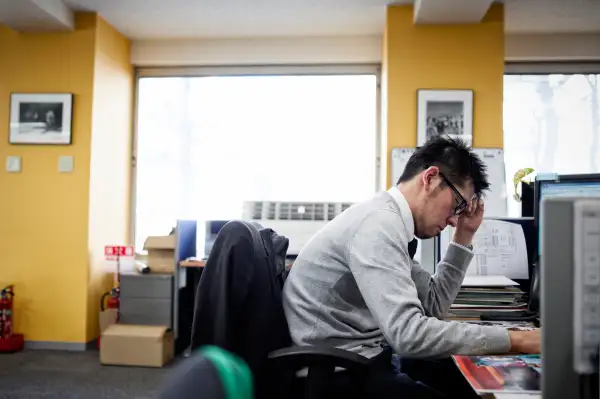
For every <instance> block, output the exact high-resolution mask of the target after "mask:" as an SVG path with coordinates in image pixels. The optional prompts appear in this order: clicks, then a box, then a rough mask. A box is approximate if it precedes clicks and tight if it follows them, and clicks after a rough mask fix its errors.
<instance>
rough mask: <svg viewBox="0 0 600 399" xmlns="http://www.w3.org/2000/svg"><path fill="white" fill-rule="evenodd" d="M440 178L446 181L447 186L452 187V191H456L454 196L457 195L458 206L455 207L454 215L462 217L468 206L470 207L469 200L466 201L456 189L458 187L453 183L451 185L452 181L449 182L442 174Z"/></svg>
mask: <svg viewBox="0 0 600 399" xmlns="http://www.w3.org/2000/svg"><path fill="white" fill-rule="evenodd" d="M440 176H442V179H444V181H445V182H446V184H447V185H448V187H450V189H451V190H452V191H454V194H456V202H457V203H456V206H455V207H454V215H457V216H460V215H462V214H463V213H464V212H465V210H466V209H467V206H468V205H469V203H468V202H467V200H466V199H465V197H463V196H462V194H461V193H460V192H459V191H458V190H457V189H456V186H455V185H454V184H452V183H450V180H448V179H447V178H446V176H444V175H443V174H442V173H440Z"/></svg>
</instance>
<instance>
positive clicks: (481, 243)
mask: <svg viewBox="0 0 600 399" xmlns="http://www.w3.org/2000/svg"><path fill="white" fill-rule="evenodd" d="M453 234H454V229H453V228H452V227H448V228H446V229H445V230H444V231H443V232H442V237H441V240H440V244H441V245H440V246H441V249H442V251H445V250H446V248H447V246H448V244H449V243H450V241H451V239H452V236H453ZM473 252H474V253H475V256H474V257H473V260H472V261H471V264H470V265H469V268H468V269H467V275H468V276H506V277H508V278H512V279H527V278H529V266H528V263H527V243H526V241H525V234H524V233H523V228H522V227H521V225H519V224H517V223H509V222H505V221H502V220H494V219H484V220H483V222H482V223H481V226H479V229H478V230H477V233H476V234H475V236H474V237H473ZM442 257H443V254H442Z"/></svg>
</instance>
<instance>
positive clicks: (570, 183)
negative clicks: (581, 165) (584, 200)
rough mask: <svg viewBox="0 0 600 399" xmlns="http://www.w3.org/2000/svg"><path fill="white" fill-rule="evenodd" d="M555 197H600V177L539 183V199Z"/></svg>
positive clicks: (539, 231) (539, 222) (539, 230)
mask: <svg viewBox="0 0 600 399" xmlns="http://www.w3.org/2000/svg"><path fill="white" fill-rule="evenodd" d="M553 197H600V177H599V178H598V179H593V180H592V179H583V178H582V179H581V180H579V181H578V180H577V179H576V180H571V179H568V178H567V179H564V180H560V179H559V180H548V181H543V180H542V181H540V182H539V198H538V201H539V202H540V204H541V202H542V200H543V199H544V198H553ZM538 217H539V220H538V255H541V254H540V247H541V245H540V244H539V243H541V239H542V237H541V231H542V223H543V220H542V217H541V212H540V213H538Z"/></svg>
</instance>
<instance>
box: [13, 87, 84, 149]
mask: <svg viewBox="0 0 600 399" xmlns="http://www.w3.org/2000/svg"><path fill="white" fill-rule="evenodd" d="M72 114H73V95H72V94H70V93H57V94H46V93H40V94H33V93H13V94H11V98H10V135H9V142H10V144H58V145H61V144H62V145H67V144H71V121H72Z"/></svg>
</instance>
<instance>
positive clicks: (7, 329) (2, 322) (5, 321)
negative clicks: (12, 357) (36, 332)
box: [0, 285, 24, 352]
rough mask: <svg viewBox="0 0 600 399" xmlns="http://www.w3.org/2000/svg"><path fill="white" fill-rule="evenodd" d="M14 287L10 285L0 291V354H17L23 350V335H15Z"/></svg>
mask: <svg viewBox="0 0 600 399" xmlns="http://www.w3.org/2000/svg"><path fill="white" fill-rule="evenodd" d="M14 296H15V290H14V286H12V285H9V286H7V287H4V288H2V290H1V291H0V352H16V351H19V350H21V349H22V348H23V344H24V339H23V335H22V334H14V333H13V297H14Z"/></svg>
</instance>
